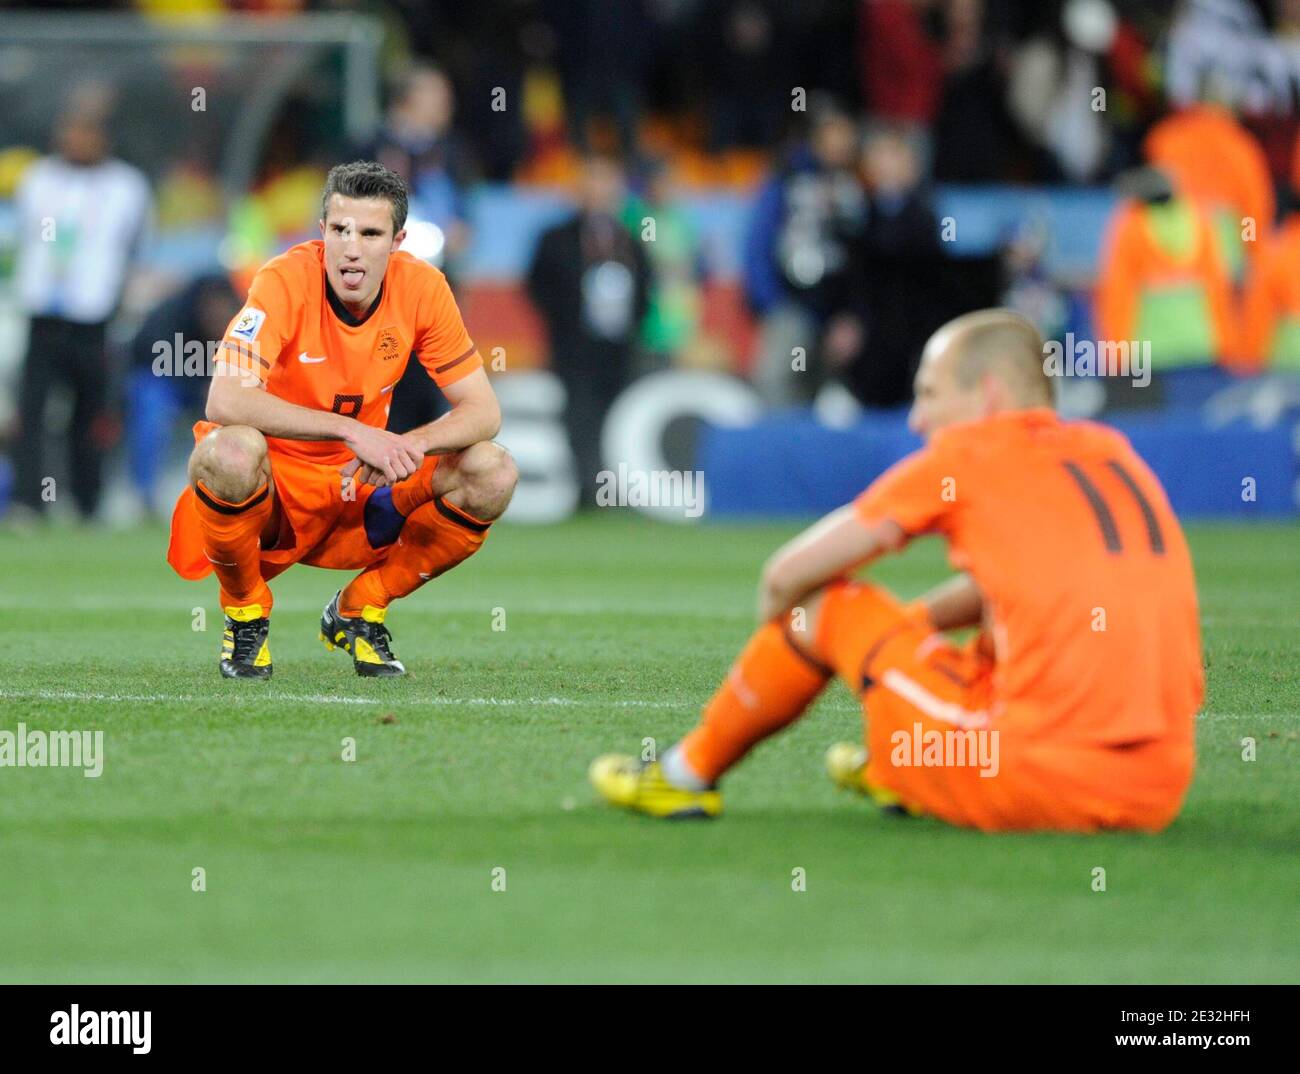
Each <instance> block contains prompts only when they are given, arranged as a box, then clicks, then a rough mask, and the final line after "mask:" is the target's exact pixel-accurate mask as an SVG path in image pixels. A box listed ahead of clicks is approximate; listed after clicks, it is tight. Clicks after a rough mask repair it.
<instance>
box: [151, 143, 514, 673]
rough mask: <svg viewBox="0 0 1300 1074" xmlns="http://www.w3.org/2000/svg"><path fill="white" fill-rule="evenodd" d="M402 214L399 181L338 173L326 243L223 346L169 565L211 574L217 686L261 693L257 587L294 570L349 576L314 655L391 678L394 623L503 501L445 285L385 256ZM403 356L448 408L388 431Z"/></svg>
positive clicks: (506, 498)
mask: <svg viewBox="0 0 1300 1074" xmlns="http://www.w3.org/2000/svg"><path fill="white" fill-rule="evenodd" d="M406 213H407V192H406V186H405V183H404V182H403V180H402V179H401V177H400V176H398V175H396V174H395V173H393V172H391V171H389V170H388V169H386V168H384V167H382V166H381V165H379V164H374V163H369V162H361V161H358V162H355V163H352V164H342V165H339V166H338V167H336V168H334V169H333V170H332V171H331V172H330V174H329V178H328V179H327V180H326V184H325V191H324V197H323V199H322V205H321V221H320V228H321V236H322V238H321V239H319V240H316V241H313V242H305V243H301V244H299V245H297V246H294V247H293V248H292V249H290V250H288V251H287V252H286V253H284V254H281V255H280V256H279V257H276V258H273V259H272V260H271V261H269V262H267V264H266V265H264V266H263V267H262V269H261V270H260V271H259V272H258V273H257V275H256V277H255V278H254V279H253V282H252V285H251V287H250V288H249V292H248V301H247V304H246V305H245V306H244V308H243V310H242V311H241V312H240V313H239V314H238V315H237V316H236V317H235V319H234V320H233V321H232V322H231V323H230V327H229V328H228V329H227V330H226V335H225V338H224V339H223V340H222V342H221V349H220V351H219V353H218V361H217V364H216V369H215V373H214V376H213V379H212V385H211V388H210V390H209V394H208V403H207V417H208V419H210V420H208V421H202V422H199V423H198V424H197V425H195V427H194V438H195V441H196V446H195V448H194V453H193V454H192V455H191V456H190V462H189V478H190V483H189V486H188V487H187V488H186V489H185V491H184V492H183V493H182V494H181V497H180V499H179V500H178V501H177V504H176V510H175V512H174V514H173V516H172V532H171V545H170V548H169V549H168V553H167V560H168V562H169V563H170V564H171V565H172V567H173V568H174V569H175V570H176V572H177V573H178V574H180V575H181V577H183V578H189V579H194V580H197V579H200V578H203V577H205V576H206V575H207V574H209V573H213V572H215V574H216V576H217V581H218V582H219V584H220V599H221V606H222V608H223V609H224V610H225V617H226V619H225V634H224V639H223V643H222V652H221V659H220V670H221V674H222V675H224V676H226V677H227V678H237V679H267V678H270V675H271V669H272V663H271V650H270V644H269V632H270V625H271V609H272V604H273V601H272V596H271V590H270V587H269V586H268V584H267V583H268V582H270V581H271V580H272V579H273V578H275V577H276V575H278V574H280V573H281V572H282V571H284V570H286V569H287V568H289V567H290V566H292V565H293V564H295V563H307V564H310V565H312V566H315V567H329V568H334V569H341V570H351V571H357V572H359V573H357V575H356V576H355V577H354V578H353V579H352V580H351V581H350V582H349V583H348V584H347V585H346V586H344V588H343V589H341V590H340V591H339V592H337V593H336V594H335V595H334V597H333V599H332V600H330V601H329V603H328V604H327V605H326V607H325V610H324V613H323V614H322V616H321V621H320V637H321V640H322V641H324V642H325V644H326V645H327V646H328V647H329V648H330V649H335V648H339V649H342V650H344V651H346V652H347V653H349V654H351V656H352V660H353V664H354V667H355V670H356V672H357V674H359V675H365V676H372V677H385V676H397V675H402V674H405V671H406V669H405V667H404V666H403V664H402V663H401V661H399V660H398V659H397V658H396V656H395V655H394V654H393V651H392V647H391V635H390V633H389V631H388V628H387V626H386V625H385V618H386V616H387V612H388V606H389V605H390V604H391V603H392V601H394V600H397V599H398V598H400V597H405V596H409V595H410V594H411V593H413V592H414V591H415V590H416V589H418V588H419V587H420V586H422V585H423V584H424V583H425V582H427V581H429V580H430V579H432V578H436V577H437V576H438V575H439V574H442V573H443V572H444V571H447V570H450V569H451V568H452V567H454V566H456V565H457V564H458V563H460V562H462V561H463V560H465V559H466V558H468V557H469V556H471V555H473V554H474V553H475V552H476V551H478V549H479V547H480V546H481V545H482V544H483V541H484V540H485V539H486V536H487V532H488V529H489V527H490V526H491V524H492V522H493V521H494V520H495V519H496V518H498V517H499V516H500V515H501V513H502V512H503V511H504V510H505V509H506V506H507V505H508V503H509V502H510V496H511V494H512V492H513V491H514V487H515V482H516V479H517V476H518V475H517V471H516V469H515V465H514V463H513V461H512V460H511V458H510V456H509V454H508V453H507V452H506V451H505V449H504V448H501V447H500V446H498V445H497V444H495V443H493V442H492V437H493V436H495V435H496V433H497V430H498V429H499V428H500V425H501V411H500V408H499V406H498V404H497V399H496V394H495V392H494V391H493V390H492V386H491V384H490V383H489V381H488V378H487V374H486V373H485V372H484V371H483V360H482V358H481V357H480V355H479V352H478V350H477V348H476V347H475V346H474V343H473V342H472V341H471V340H470V338H469V336H468V334H467V333H466V331H465V325H464V323H463V322H462V320H461V316H460V312H459V311H458V310H457V308H456V303H455V300H454V299H453V298H452V295H451V290H450V288H449V287H448V285H447V280H446V278H445V277H444V276H443V274H442V273H441V272H439V271H438V270H437V269H436V268H434V267H433V266H431V265H428V264H426V263H425V262H423V261H420V260H419V259H417V258H415V257H412V256H411V255H410V254H407V253H404V252H402V251H400V250H399V249H398V247H399V246H400V245H401V243H402V239H403V238H404V237H405V234H406V232H405V231H404V230H403V229H404V226H405V222H406ZM412 354H414V356H415V358H416V359H417V360H418V361H419V362H420V363H421V364H422V365H423V366H424V367H425V369H426V370H427V372H428V374H429V376H430V377H432V378H433V380H434V381H435V382H436V383H437V384H438V386H439V388H440V389H441V390H442V392H443V394H444V395H445V396H446V397H447V399H448V401H449V402H450V403H451V411H450V412H449V413H447V414H445V415H443V416H442V417H440V418H439V419H437V420H436V421H434V422H431V423H429V424H428V425H424V426H421V427H419V428H416V429H410V430H403V431H400V432H390V431H389V430H388V429H386V428H385V425H386V423H387V420H388V410H389V402H390V399H391V395H390V393H391V392H392V390H393V388H394V386H395V385H396V384H397V382H398V381H399V380H400V379H401V377H402V372H403V370H404V369H405V368H406V364H407V361H408V359H409V358H410V357H411V356H412Z"/></svg>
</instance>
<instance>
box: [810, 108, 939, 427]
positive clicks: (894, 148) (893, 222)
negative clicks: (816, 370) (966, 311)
mask: <svg viewBox="0 0 1300 1074" xmlns="http://www.w3.org/2000/svg"><path fill="white" fill-rule="evenodd" d="M862 159H863V174H864V178H865V180H866V184H867V190H868V193H869V201H868V208H867V214H866V225H865V227H864V228H863V230H862V233H861V235H859V236H858V237H857V238H856V239H855V241H854V243H853V271H852V272H851V274H850V276H849V277H848V279H847V280H846V281H845V283H846V288H845V293H844V294H843V305H844V310H843V311H842V312H840V313H838V314H837V315H836V316H834V317H833V318H831V320H830V321H829V322H828V325H827V330H826V334H825V337H824V339H823V352H824V359H825V365H826V366H827V367H828V369H830V370H836V371H839V373H840V377H841V379H842V381H843V382H844V385H845V387H847V388H848V389H849V391H851V392H852V393H853V395H854V396H855V397H856V398H857V400H858V401H859V402H860V403H862V404H863V405H865V406H877V407H888V406H897V405H899V404H901V403H905V402H907V401H908V400H909V399H911V397H912V377H913V374H914V373H915V371H916V363H917V361H918V360H919V358H920V355H921V348H922V347H923V346H924V345H925V341H926V339H927V338H928V336H929V335H930V333H931V332H932V331H933V330H934V329H935V328H937V327H938V326H939V324H940V323H941V322H942V321H943V320H944V317H945V313H946V310H945V307H944V305H943V287H942V285H941V279H940V277H941V265H940V248H939V225H938V221H937V220H936V219H935V215H934V211H933V210H932V209H931V207H930V202H929V199H928V198H927V197H926V195H925V192H924V189H923V188H922V186H921V174H920V162H919V161H918V160H917V158H916V153H915V151H914V150H913V149H912V146H911V144H910V143H909V142H908V141H907V140H906V139H905V138H904V137H903V136H902V135H901V134H899V133H888V132H882V133H877V134H875V135H873V136H872V137H871V138H870V139H868V141H867V144H866V147H865V148H864V150H863V154H862Z"/></svg>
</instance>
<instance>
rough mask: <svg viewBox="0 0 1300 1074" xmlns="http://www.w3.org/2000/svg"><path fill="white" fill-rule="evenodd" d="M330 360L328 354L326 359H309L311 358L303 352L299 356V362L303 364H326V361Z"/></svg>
mask: <svg viewBox="0 0 1300 1074" xmlns="http://www.w3.org/2000/svg"><path fill="white" fill-rule="evenodd" d="M328 360H329V355H328V354H327V355H325V357H324V358H309V357H308V356H307V352H306V351H303V352H302V353H301V354H300V355H298V361H300V362H302V363H304V364H310V363H313V362H326V361H328Z"/></svg>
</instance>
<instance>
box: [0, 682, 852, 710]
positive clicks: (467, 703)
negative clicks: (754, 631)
mask: <svg viewBox="0 0 1300 1074" xmlns="http://www.w3.org/2000/svg"><path fill="white" fill-rule="evenodd" d="M253 690H256V687H255V686H254V687H253ZM0 700H11V701H94V702H106V703H110V704H141V703H143V704H162V703H166V704H187V705H193V704H199V705H201V704H216V705H229V704H232V703H233V704H258V705H261V704H266V703H267V702H276V701H283V702H286V703H291V704H308V705H378V706H381V707H387V708H396V707H407V708H416V707H419V708H473V707H484V708H523V707H527V708H608V709H677V710H680V711H686V712H694V711H697V710H698V709H699V708H700V706H701V705H702V702H700V701H641V700H628V699H622V700H614V701H608V700H603V699H599V698H593V699H591V700H587V699H586V698H578V697H425V698H420V697H393V698H372V697H338V696H336V695H334V694H273V693H254V692H252V691H251V690H250V692H248V693H233V692H232V693H229V694H218V693H213V694H211V695H209V696H207V697H196V696H195V695H193V694H104V693H93V692H89V691H81V690H0ZM822 711H826V712H838V713H842V714H844V713H855V714H856V713H859V712H860V710H859V709H858V708H857V707H855V706H850V707H843V706H839V705H832V706H826V707H824V708H823V710H822Z"/></svg>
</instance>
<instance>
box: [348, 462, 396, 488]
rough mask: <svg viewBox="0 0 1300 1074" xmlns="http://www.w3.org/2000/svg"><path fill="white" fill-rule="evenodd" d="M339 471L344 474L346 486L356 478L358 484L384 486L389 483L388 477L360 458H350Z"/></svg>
mask: <svg viewBox="0 0 1300 1074" xmlns="http://www.w3.org/2000/svg"><path fill="white" fill-rule="evenodd" d="M339 472H340V473H341V474H342V475H343V484H344V486H346V485H347V484H348V483H349V482H350V481H354V480H355V481H356V483H357V484H358V485H373V486H374V487H375V488H383V487H384V486H385V485H387V484H388V478H386V477H385V476H384V475H383V474H382V473H380V472H379V471H378V470H376V469H375V468H374V467H373V466H367V465H366V464H365V463H364V462H362V461H361V460H360V459H350V460H349V461H348V462H346V463H344V465H343V468H342V469H341V470H340V471H339Z"/></svg>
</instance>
